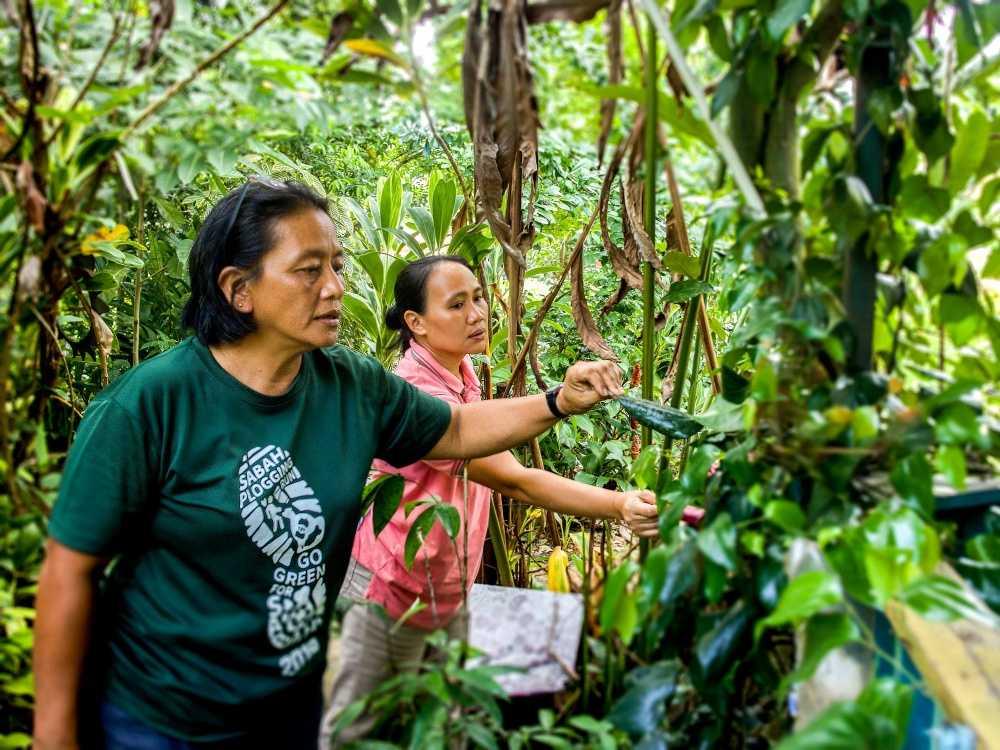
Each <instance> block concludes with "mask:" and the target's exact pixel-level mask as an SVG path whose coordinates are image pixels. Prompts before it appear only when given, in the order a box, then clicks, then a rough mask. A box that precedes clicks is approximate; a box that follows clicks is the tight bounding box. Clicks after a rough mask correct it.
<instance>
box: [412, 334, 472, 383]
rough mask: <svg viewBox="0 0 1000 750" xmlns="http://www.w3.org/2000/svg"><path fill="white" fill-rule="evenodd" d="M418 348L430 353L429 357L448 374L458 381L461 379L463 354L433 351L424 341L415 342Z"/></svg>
mask: <svg viewBox="0 0 1000 750" xmlns="http://www.w3.org/2000/svg"><path fill="white" fill-rule="evenodd" d="M417 343H418V344H420V346H422V347H423V348H424V349H426V350H427V351H428V352H430V355H431V356H432V357H434V359H435V360H436V361H437V363H438V364H439V365H441V366H442V367H443V368H444V369H446V370H447V371H448V372H450V373H451V374H452V375H454V376H455V377H456V378H458V379H459V380H461V379H462V360H463V359H465V355H464V354H455V353H453V352H442V351H440V350H438V349H435V348H434V347H432V346H428V345H427V342H426V341H417Z"/></svg>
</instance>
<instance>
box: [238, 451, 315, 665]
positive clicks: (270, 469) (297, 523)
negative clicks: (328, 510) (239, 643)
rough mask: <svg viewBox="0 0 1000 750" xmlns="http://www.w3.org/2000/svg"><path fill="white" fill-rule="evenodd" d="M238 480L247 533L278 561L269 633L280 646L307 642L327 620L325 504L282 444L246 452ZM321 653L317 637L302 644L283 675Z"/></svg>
mask: <svg viewBox="0 0 1000 750" xmlns="http://www.w3.org/2000/svg"><path fill="white" fill-rule="evenodd" d="M239 484H240V515H241V516H242V518H243V523H244V524H245V526H246V531H247V536H248V537H249V538H250V540H251V541H252V542H253V543H254V544H255V545H257V548H258V549H260V550H261V551H262V552H263V553H264V554H265V555H267V556H268V557H270V558H271V560H272V561H273V562H274V564H275V568H274V584H273V585H272V586H271V589H270V591H269V592H268V597H267V602H266V604H267V637H268V640H269V641H270V642H271V645H272V646H274V647H275V648H277V649H286V648H289V647H291V646H294V645H295V644H298V643H302V641H305V640H306V639H307V638H309V636H311V635H312V634H313V633H315V632H316V631H317V630H319V628H320V627H321V626H322V624H323V613H324V611H325V609H326V580H325V574H326V562H325V561H324V559H323V553H322V552H321V551H320V548H319V544H320V542H321V541H322V540H323V533H324V531H325V522H324V520H323V514H322V509H321V508H320V504H319V500H318V499H317V498H316V495H315V493H314V492H313V489H312V488H311V487H310V486H309V484H308V483H307V482H306V480H305V479H304V478H303V477H302V474H301V472H300V471H299V470H298V468H297V467H296V466H295V463H294V462H293V461H292V457H291V456H290V455H289V453H288V451H286V450H284V449H283V448H278V447H276V446H273V445H268V446H266V447H263V448H254V449H252V450H250V451H247V453H245V454H244V455H243V458H242V459H241V460H240V471H239ZM313 641H315V643H313ZM318 652H319V642H318V641H317V640H316V639H315V638H312V639H310V640H309V641H307V642H306V643H302V645H300V646H299V647H298V648H296V649H294V650H293V651H291V652H290V653H288V654H285V655H284V656H282V657H281V660H280V664H281V671H282V674H283V675H286V676H291V675H294V674H295V673H296V672H298V671H299V670H300V669H302V667H303V666H304V665H305V663H306V662H307V661H309V659H311V658H312V657H313V656H314V655H315V654H316V653H318Z"/></svg>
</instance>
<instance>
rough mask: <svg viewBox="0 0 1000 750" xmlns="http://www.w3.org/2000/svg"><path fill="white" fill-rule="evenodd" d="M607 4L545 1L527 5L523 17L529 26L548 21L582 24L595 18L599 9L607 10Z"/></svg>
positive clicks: (592, 0)
mask: <svg viewBox="0 0 1000 750" xmlns="http://www.w3.org/2000/svg"><path fill="white" fill-rule="evenodd" d="M612 1H613V0H612ZM608 3H609V0H545V2H538V3H531V4H530V5H528V7H527V10H526V12H525V16H526V18H527V20H528V23H531V24H535V23H548V22H549V21H572V22H574V23H582V22H583V21H589V20H590V19H591V18H593V17H594V16H596V15H597V12H598V11H599V10H601V8H607V7H608Z"/></svg>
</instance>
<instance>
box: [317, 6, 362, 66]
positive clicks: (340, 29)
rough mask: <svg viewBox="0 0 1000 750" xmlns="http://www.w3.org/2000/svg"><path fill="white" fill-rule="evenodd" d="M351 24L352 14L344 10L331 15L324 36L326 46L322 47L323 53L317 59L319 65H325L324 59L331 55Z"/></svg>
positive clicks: (345, 35) (344, 37)
mask: <svg viewBox="0 0 1000 750" xmlns="http://www.w3.org/2000/svg"><path fill="white" fill-rule="evenodd" d="M353 26H354V16H353V15H351V14H350V13H349V12H347V11H346V10H342V11H340V13H337V14H336V15H335V16H334V17H333V20H331V21H330V33H329V34H327V37H326V46H325V47H323V54H322V56H321V57H320V59H319V64H320V65H325V64H326V61H327V60H329V59H330V58H331V57H333V54H334V53H335V52H336V51H337V48H338V47H340V44H341V42H343V41H344V39H346V38H347V34H348V32H350V30H351V28H352V27H353Z"/></svg>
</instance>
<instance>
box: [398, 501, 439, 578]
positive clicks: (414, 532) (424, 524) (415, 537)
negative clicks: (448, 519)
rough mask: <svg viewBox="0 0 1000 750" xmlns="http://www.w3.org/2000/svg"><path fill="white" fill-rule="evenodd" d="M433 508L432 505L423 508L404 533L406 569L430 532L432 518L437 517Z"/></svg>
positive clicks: (410, 565) (410, 568)
mask: <svg viewBox="0 0 1000 750" xmlns="http://www.w3.org/2000/svg"><path fill="white" fill-rule="evenodd" d="M434 508H435V506H433V505H431V506H428V507H426V508H424V510H423V511H422V512H421V513H420V515H419V516H417V519H416V520H415V521H414V522H413V525H412V526H411V527H410V531H409V532H408V533H407V535H406V542H405V543H404V544H403V561H404V562H405V563H406V569H407V570H412V568H413V560H414V559H415V558H416V556H417V552H419V551H420V546H421V545H422V544H423V540H424V539H426V538H427V534H428V533H430V530H431V527H432V526H433V525H434V520H435V519H436V518H437V517H438V516H437V514H436V513H435V512H434Z"/></svg>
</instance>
